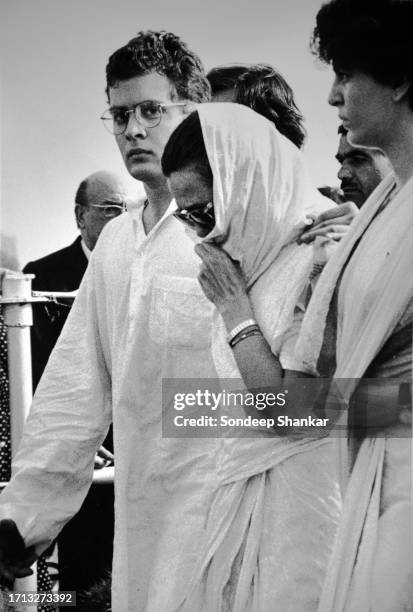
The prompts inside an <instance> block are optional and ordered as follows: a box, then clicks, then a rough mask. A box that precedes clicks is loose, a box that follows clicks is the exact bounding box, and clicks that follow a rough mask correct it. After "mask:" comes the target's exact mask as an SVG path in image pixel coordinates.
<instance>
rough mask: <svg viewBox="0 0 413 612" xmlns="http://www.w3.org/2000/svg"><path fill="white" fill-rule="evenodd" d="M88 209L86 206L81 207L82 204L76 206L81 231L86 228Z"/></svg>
mask: <svg viewBox="0 0 413 612" xmlns="http://www.w3.org/2000/svg"><path fill="white" fill-rule="evenodd" d="M86 208H87V207H86V206H80V204H76V206H75V217H76V225H77V227H78V228H79V229H80V230H82V229H84V228H85V227H86V224H85V219H84V217H85V213H86Z"/></svg>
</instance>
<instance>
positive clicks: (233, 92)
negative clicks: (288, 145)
mask: <svg viewBox="0 0 413 612" xmlns="http://www.w3.org/2000/svg"><path fill="white" fill-rule="evenodd" d="M207 79H208V81H209V82H210V85H211V91H212V98H213V100H214V102H236V103H237V104H243V105H244V106H249V108H252V109H253V110H255V111H256V112H257V113H259V114H260V115H263V117H266V118H267V119H268V120H269V121H271V122H272V123H274V125H275V127H276V128H277V130H278V131H279V132H280V133H281V134H284V136H286V137H287V138H289V139H290V140H291V142H293V143H294V144H295V145H296V146H297V147H298V148H301V147H302V146H303V144H304V139H305V129H304V127H303V116H302V114H301V113H300V111H299V109H298V107H297V104H296V103H295V99H294V92H293V90H292V89H291V87H290V86H289V85H288V83H287V81H286V80H285V79H284V77H283V76H282V75H281V74H280V73H279V72H277V70H275V68H273V67H272V66H270V65H269V64H229V65H226V66H217V67H216V68H212V70H210V71H209V72H208V74H207Z"/></svg>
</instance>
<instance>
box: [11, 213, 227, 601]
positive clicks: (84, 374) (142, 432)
mask: <svg viewBox="0 0 413 612" xmlns="http://www.w3.org/2000/svg"><path fill="white" fill-rule="evenodd" d="M142 204H143V203H142V202H141V203H140V204H139V205H138V209H137V210H134V211H132V212H129V213H127V214H124V215H122V216H120V217H119V218H118V219H116V220H114V221H113V222H111V223H110V224H109V225H108V226H106V228H105V230H104V231H103V233H102V235H101V237H100V239H99V241H98V244H97V246H96V248H95V250H94V252H93V256H92V258H91V261H90V264H89V268H88V270H87V272H86V274H85V277H84V280H83V282H82V285H81V287H80V289H79V294H78V297H77V299H76V301H75V304H74V306H73V308H72V311H71V313H70V316H69V318H68V321H67V324H66V326H65V328H64V330H63V333H62V335H61V337H60V339H59V342H58V344H57V346H56V349H55V351H54V352H53V354H52V356H51V358H50V361H49V364H48V367H47V368H46V371H45V374H44V377H43V379H42V381H41V383H40V385H39V388H38V391H37V393H36V398H35V400H34V404H33V407H32V411H31V414H30V417H29V422H28V426H27V427H26V432H25V437H24V443H23V445H22V448H21V451H20V452H19V453H18V455H17V457H16V461H15V465H14V473H15V474H16V477H15V478H14V480H13V481H12V482H11V484H10V485H9V486H8V487H7V489H6V490H5V491H4V493H3V494H2V495H1V502H2V503H1V510H0V512H1V516H0V518H3V517H12V518H13V519H14V520H16V522H17V525H18V527H19V529H20V531H21V533H22V535H23V537H24V539H25V541H26V544H27V545H31V544H36V545H37V546H38V549H39V550H40V549H41V548H44V547H45V545H46V544H47V543H48V542H50V540H51V539H52V538H54V537H55V536H56V535H57V533H58V532H59V531H60V529H61V528H62V526H63V524H64V523H65V522H66V521H67V520H68V519H69V518H70V517H71V516H72V515H73V513H74V512H76V511H77V509H78V508H79V507H80V505H81V503H82V500H83V498H84V496H85V494H86V492H87V488H88V486H89V484H90V482H91V479H92V473H93V458H94V453H95V451H96V449H97V447H98V446H99V445H100V443H101V442H102V440H103V439H104V437H105V434H106V430H107V428H108V426H109V423H110V420H111V418H112V412H113V421H114V444H115V456H116V479H115V481H116V482H115V498H116V499H115V509H116V525H115V548H114V568H113V604H112V605H113V608H112V609H113V611H114V612H126V610H128V611H134V612H137V611H141V610H147V611H148V612H149V611H151V612H161V611H165V612H166V611H169V610H171V609H173V603H174V602H176V601H179V600H180V599H181V598H182V596H183V591H184V585H185V583H186V582H187V581H188V576H189V574H190V572H191V570H192V567H193V564H194V560H195V557H196V552H197V547H198V544H199V536H200V530H201V528H202V527H203V520H204V518H205V517H204V514H205V500H206V497H208V495H209V490H210V489H211V487H212V479H213V478H214V474H215V467H214V448H215V445H216V444H217V440H213V439H182V438H180V439H174V438H162V435H161V411H162V401H161V393H162V379H163V378H164V377H173V378H185V377H188V378H197V377H199V378H202V377H205V378H208V377H214V376H215V370H214V367H213V363H212V358H211V349H210V342H211V320H212V316H211V315H212V305H211V304H210V303H209V302H208V301H207V300H206V298H205V297H204V296H203V294H202V292H201V289H200V287H199V284H198V282H197V280H196V277H197V273H198V266H199V259H198V258H197V256H196V255H195V254H194V251H193V243H192V242H191V241H190V239H189V238H188V237H187V235H186V234H185V232H184V227H183V226H182V225H181V224H180V223H179V222H178V221H176V220H175V219H174V218H173V217H172V216H171V215H170V214H169V213H170V211H171V208H172V207H174V204H172V203H171V207H170V209H169V210H168V212H167V213H166V214H165V216H164V217H163V219H162V220H161V221H160V222H159V223H158V224H157V226H156V227H155V228H154V229H153V230H152V231H151V232H150V233H149V234H148V235H145V232H144V228H143V224H142V220H141V217H142ZM183 391H185V389H183ZM183 475H185V478H183V477H182V476H183ZM188 483H190V485H188ZM102 537H104V534H102ZM178 553H180V554H178ZM182 553H184V554H182ZM178 558H179V562H177V561H176V560H177V559H178ZM160 585H162V588H159V586H160Z"/></svg>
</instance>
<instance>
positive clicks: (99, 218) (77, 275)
mask: <svg viewBox="0 0 413 612" xmlns="http://www.w3.org/2000/svg"><path fill="white" fill-rule="evenodd" d="M126 194H127V191H126V186H125V185H124V183H123V182H122V179H121V178H120V177H119V176H117V175H115V174H113V173H111V172H107V171H106V170H101V171H99V172H95V173H94V174H91V175H90V176H88V177H87V178H85V179H84V180H83V181H82V182H81V183H80V185H79V187H78V189H77V192H76V196H75V215H76V224H77V227H78V228H79V231H80V236H78V237H77V238H76V240H75V241H74V242H73V243H72V244H70V245H69V246H67V247H65V248H63V249H61V250H59V251H55V252H54V253H50V254H49V255H46V256H45V257H42V258H41V259H37V260H36V261H31V262H29V263H28V264H27V265H26V266H25V267H24V268H23V272H25V273H27V274H29V273H30V274H34V275H35V279H34V280H33V283H32V288H33V290H34V291H67V292H70V291H75V290H76V289H78V287H79V285H80V282H81V280H82V278H83V275H84V273H85V271H86V267H87V264H88V260H89V257H90V253H91V251H92V250H93V249H94V247H95V244H96V242H97V239H98V238H99V235H100V232H101V231H102V229H103V228H104V226H105V225H106V223H108V221H110V220H111V219H113V218H114V217H117V216H118V215H119V214H121V213H122V212H124V211H125V210H126V198H127V195H126ZM58 302H59V303H53V302H51V303H48V304H47V305H46V306H44V305H43V304H38V305H35V307H34V308H33V318H34V325H33V327H32V374H33V387H34V389H36V387H37V385H38V383H39V380H40V377H41V375H42V374H43V370H44V368H45V366H46V363H47V361H48V359H49V356H50V353H51V352H52V350H53V348H54V345H55V344H56V341H57V339H58V337H59V335H60V332H61V331H62V328H63V325H64V323H65V321H66V318H67V315H68V314H69V310H70V305H71V302H72V300H60V299H59V300H58Z"/></svg>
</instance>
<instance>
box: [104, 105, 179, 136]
mask: <svg viewBox="0 0 413 612" xmlns="http://www.w3.org/2000/svg"><path fill="white" fill-rule="evenodd" d="M186 104H187V102H171V103H167V104H164V103H161V102H156V101H155V100H144V101H143V102H139V104H135V105H134V106H133V107H131V108H127V107H121V106H120V107H116V106H115V107H113V108H108V109H107V110H106V111H105V112H104V113H103V115H102V116H101V119H102V121H103V125H104V126H105V128H106V129H107V131H108V132H109V133H110V134H113V135H114V136H120V135H121V134H123V133H124V132H125V131H126V128H127V126H128V123H129V118H130V116H131V115H133V116H134V117H135V119H136V121H137V122H138V123H139V124H140V125H141V126H142V127H144V128H154V127H156V126H157V125H159V124H160V122H161V119H162V115H163V114H164V113H165V111H166V109H168V108H172V107H173V106H186Z"/></svg>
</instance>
